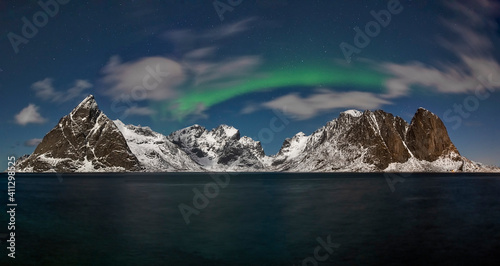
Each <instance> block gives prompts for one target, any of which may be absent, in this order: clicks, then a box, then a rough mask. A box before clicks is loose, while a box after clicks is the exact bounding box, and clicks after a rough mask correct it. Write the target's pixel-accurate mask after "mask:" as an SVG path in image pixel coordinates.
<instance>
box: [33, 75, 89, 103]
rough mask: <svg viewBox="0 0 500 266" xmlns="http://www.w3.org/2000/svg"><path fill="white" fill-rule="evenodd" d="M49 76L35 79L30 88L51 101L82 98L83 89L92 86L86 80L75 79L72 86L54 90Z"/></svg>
mask: <svg viewBox="0 0 500 266" xmlns="http://www.w3.org/2000/svg"><path fill="white" fill-rule="evenodd" d="M52 82H53V80H52V79H51V78H45V79H43V80H40V81H37V82H35V83H33V84H32V85H31V88H32V89H33V90H35V92H36V96H37V97H39V98H41V99H43V100H46V101H51V102H59V103H62V102H67V101H70V100H73V99H75V98H82V97H83V96H84V94H83V91H84V90H87V89H89V88H92V84H91V83H90V82H88V81H86V80H81V79H78V80H76V81H75V84H74V85H73V87H71V88H69V89H68V90H66V91H64V92H62V91H56V90H55V88H54V86H53V84H52Z"/></svg>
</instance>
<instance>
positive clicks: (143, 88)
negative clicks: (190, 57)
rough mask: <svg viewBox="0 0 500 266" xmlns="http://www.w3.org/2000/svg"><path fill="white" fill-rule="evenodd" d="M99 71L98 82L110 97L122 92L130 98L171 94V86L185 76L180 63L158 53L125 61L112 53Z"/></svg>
mask: <svg viewBox="0 0 500 266" xmlns="http://www.w3.org/2000/svg"><path fill="white" fill-rule="evenodd" d="M101 73H102V74H103V77H102V79H101V80H100V82H101V83H102V84H103V87H105V88H107V89H106V91H105V94H107V95H109V96H112V97H113V98H119V97H123V96H124V95H125V96H128V97H132V98H133V99H134V100H165V99H169V98H173V97H175V96H176V95H177V92H176V90H175V87H176V86H177V85H179V84H180V83H182V82H183V81H184V80H185V78H186V76H185V73H184V70H183V67H182V65H181V64H179V63H177V62H175V61H173V60H171V59H168V58H166V57H161V56H154V57H144V58H141V59H139V60H136V61H133V62H127V63H122V62H121V59H120V57H119V56H113V57H111V58H110V60H109V62H108V64H107V65H106V66H105V67H104V68H103V69H102V70H101Z"/></svg>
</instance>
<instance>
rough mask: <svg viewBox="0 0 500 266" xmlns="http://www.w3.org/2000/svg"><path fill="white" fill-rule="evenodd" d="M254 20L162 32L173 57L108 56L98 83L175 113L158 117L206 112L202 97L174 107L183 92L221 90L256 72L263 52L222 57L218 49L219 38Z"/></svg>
mask: <svg viewBox="0 0 500 266" xmlns="http://www.w3.org/2000/svg"><path fill="white" fill-rule="evenodd" d="M253 21H255V19H254V18H249V19H245V20H241V21H238V22H236V23H232V24H225V25H221V26H218V27H215V28H214V29H210V30H204V31H199V32H195V31H192V30H189V29H181V30H174V31H169V32H166V33H164V34H163V37H164V38H166V39H167V40H169V41H170V42H172V43H173V44H174V47H176V48H178V49H177V52H176V56H175V59H174V57H167V56H154V57H143V58H138V59H136V60H134V61H129V62H123V61H122V60H121V58H120V57H119V56H112V57H111V58H110V59H109V61H108V63H107V64H106V66H105V67H104V68H103V69H101V74H102V77H101V78H100V80H99V87H101V88H102V90H103V91H104V94H105V95H108V96H109V97H111V98H112V99H113V100H114V101H125V102H130V101H131V100H132V101H143V100H149V101H155V102H163V103H164V104H165V107H166V109H169V110H166V112H163V111H162V112H158V113H160V114H161V115H162V116H173V117H168V118H166V117H159V119H166V120H168V119H176V120H177V119H183V118H185V117H186V116H197V117H206V114H205V112H204V111H205V110H206V109H207V108H209V107H210V106H205V105H204V102H203V99H201V98H200V99H193V100H192V101H191V102H189V103H188V105H190V106H196V108H184V109H182V108H181V109H182V110H181V112H175V111H172V110H173V109H175V108H178V106H179V103H182V101H185V97H191V96H193V95H198V94H203V93H207V92H210V93H213V94H217V93H222V92H223V91H225V90H227V89H229V88H232V87H234V86H237V85H239V84H241V83H242V82H244V81H247V80H248V79H251V78H255V77H256V76H257V75H258V73H257V70H258V67H259V66H261V65H262V57H261V56H258V55H239V56H238V55H234V56H231V57H229V58H224V57H222V56H218V55H217V54H216V53H217V51H218V50H219V48H220V47H221V46H220V43H219V41H220V40H221V39H224V38H229V37H231V36H234V35H236V34H239V33H242V32H244V31H246V30H248V29H250V27H251V25H252V23H253ZM153 72H156V74H153ZM195 98H196V97H195ZM129 106H130V105H129ZM164 109H165V108H164ZM149 111H150V110H145V109H140V110H139V109H134V108H130V109H129V110H128V111H125V112H129V114H133V113H134V112H139V113H137V114H145V113H148V114H149V113H150V112H149Z"/></svg>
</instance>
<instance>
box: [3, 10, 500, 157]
mask: <svg viewBox="0 0 500 266" xmlns="http://www.w3.org/2000/svg"><path fill="white" fill-rule="evenodd" d="M40 2H41V3H42V4H43V3H46V4H47V7H46V8H44V7H42V5H40V4H39V3H38V1H22V0H19V1H2V2H0V25H1V27H0V29H1V34H0V90H1V96H0V97H1V98H0V99H1V105H0V121H1V124H0V125H1V130H0V156H1V157H0V158H4V160H5V162H6V161H7V156H8V155H16V156H20V155H22V154H25V153H31V152H32V151H33V150H34V147H35V146H36V144H37V143H38V142H39V141H40V139H41V138H43V136H44V135H45V134H46V133H47V132H48V131H50V129H52V128H53V127H54V126H55V125H56V124H57V122H58V120H59V119H60V118H61V117H62V116H64V115H66V114H68V113H69V112H70V111H71V110H72V109H73V108H74V107H75V106H76V105H77V104H78V103H79V102H80V101H81V100H83V98H84V97H85V96H87V95H88V94H93V95H94V96H95V98H96V100H97V102H98V104H99V107H100V108H101V110H103V111H104V113H105V114H106V115H107V116H108V117H109V118H111V119H120V120H122V121H123V122H124V123H126V124H135V125H143V126H144V125H147V126H150V127H151V128H152V129H153V130H155V131H158V132H160V133H163V134H165V135H168V134H170V133H171V132H172V131H174V130H177V129H180V128H183V127H186V126H190V125H192V124H200V125H202V126H205V127H206V128H207V129H211V128H213V127H216V126H217V125H219V124H228V125H231V126H234V127H236V128H237V129H239V130H240V132H241V135H246V136H249V137H252V138H253V139H256V140H260V141H261V142H262V144H263V147H264V149H265V151H266V153H267V154H269V155H270V154H274V153H276V152H277V151H278V150H279V148H280V146H281V144H282V142H283V140H284V139H285V138H287V137H292V136H293V135H294V134H295V133H297V132H299V131H303V132H304V133H306V134H311V133H312V132H313V131H314V130H316V129H317V128H319V127H321V126H323V125H324V124H325V123H326V122H327V121H330V120H332V119H334V118H336V117H337V116H338V115H339V113H340V112H342V111H344V110H346V109H358V110H365V109H369V110H376V109H383V110H385V111H387V112H390V113H393V114H394V115H398V116H401V117H402V118H404V119H405V120H407V121H408V122H409V121H410V120H411V118H412V116H413V114H414V113H415V111H416V110H417V109H418V107H424V108H426V109H428V110H430V111H432V112H434V113H435V114H437V115H438V116H440V117H441V118H442V119H443V122H444V123H445V125H446V126H447V128H448V132H449V134H450V137H451V139H452V141H453V142H454V143H455V145H456V146H457V147H458V149H459V151H460V152H461V153H462V155H464V156H466V157H468V158H469V159H472V160H475V161H480V162H484V163H487V164H492V165H500V152H498V151H499V150H500V139H499V138H498V136H500V125H499V123H498V113H499V111H500V92H499V90H500V53H499V49H497V47H500V39H499V36H500V30H499V28H498V23H500V4H499V2H497V1H493V0H474V1H473V0H470V1H468V0H463V1H458V0H457V1H451V0H450V1H430V0H428V1H427V0H418V1H410V0H400V1H397V0H381V1H368V0H366V1H364V0H349V1H331V0H312V1H303V0H220V1H212V0H206V1H205V0H178V1H173V0H172V1H155V0H144V1H133V0H131V1H104V0H94V1H76V0H72V1H68V0H64V1H63V0H59V2H56V1H55V0H42V1H40ZM54 3H57V4H56V5H54ZM387 15H390V19H388V16H387ZM376 17H378V20H379V22H377V19H376ZM381 24H382V25H381Z"/></svg>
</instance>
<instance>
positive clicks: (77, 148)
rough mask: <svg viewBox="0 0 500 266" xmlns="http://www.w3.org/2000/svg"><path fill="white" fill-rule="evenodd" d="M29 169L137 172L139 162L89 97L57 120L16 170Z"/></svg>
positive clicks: (39, 170) (92, 98) (115, 128)
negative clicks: (114, 168)
mask: <svg viewBox="0 0 500 266" xmlns="http://www.w3.org/2000/svg"><path fill="white" fill-rule="evenodd" d="M31 167H32V171H33V172H43V171H50V170H54V171H56V172H74V171H93V170H94V169H95V170H99V169H101V168H106V167H121V168H122V169H123V170H125V171H135V170H139V162H138V160H137V158H136V157H135V155H133V154H132V152H131V151H130V149H129V147H128V145H127V142H126V140H125V138H124V137H123V135H122V134H121V132H120V131H119V130H118V128H117V127H116V126H115V124H114V123H113V121H111V120H110V119H109V118H108V117H107V116H106V115H105V114H103V113H102V112H101V110H99V108H98V106H97V103H96V102H95V100H94V97H93V96H92V95H90V96H88V97H87V98H85V100H83V101H82V102H81V103H80V104H79V105H78V106H77V107H76V108H75V109H74V110H73V111H72V112H71V113H70V114H69V115H66V116H64V117H63V118H61V120H59V123H58V125H57V126H56V127H54V128H53V129H52V130H51V131H50V132H49V133H48V134H47V135H45V137H44V138H43V140H42V142H41V143H40V144H39V145H38V146H37V147H36V149H35V151H34V152H33V154H32V155H31V156H30V157H29V158H28V159H26V160H24V161H23V162H21V165H20V168H31ZM115 171H116V170H115Z"/></svg>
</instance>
